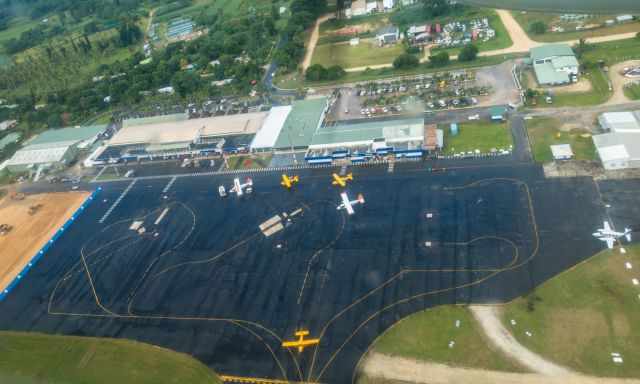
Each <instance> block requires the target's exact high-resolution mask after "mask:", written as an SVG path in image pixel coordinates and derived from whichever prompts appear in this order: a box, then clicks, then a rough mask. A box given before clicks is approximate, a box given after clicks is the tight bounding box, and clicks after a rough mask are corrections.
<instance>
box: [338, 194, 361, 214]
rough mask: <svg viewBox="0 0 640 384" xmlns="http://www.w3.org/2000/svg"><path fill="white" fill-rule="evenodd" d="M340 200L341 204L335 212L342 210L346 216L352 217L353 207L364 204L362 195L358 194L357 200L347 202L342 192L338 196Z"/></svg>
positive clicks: (346, 197) (347, 198)
mask: <svg viewBox="0 0 640 384" xmlns="http://www.w3.org/2000/svg"><path fill="white" fill-rule="evenodd" d="M340 198H341V199H342V204H340V205H338V208H336V209H337V210H341V209H344V210H346V211H347V213H348V214H350V215H353V214H354V213H355V211H354V210H353V206H354V205H356V204H364V196H363V195H362V193H359V194H358V198H357V199H355V200H349V196H348V195H347V193H346V192H342V193H341V194H340Z"/></svg>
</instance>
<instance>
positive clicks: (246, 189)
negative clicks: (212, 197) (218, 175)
mask: <svg viewBox="0 0 640 384" xmlns="http://www.w3.org/2000/svg"><path fill="white" fill-rule="evenodd" d="M219 192H220V196H222V197H224V196H226V195H227V194H226V192H224V186H222V185H221V186H220V188H219ZM229 192H230V193H235V194H236V195H238V197H240V196H242V195H244V194H245V193H247V194H248V193H251V192H253V180H251V178H249V177H247V181H246V182H245V183H244V184H242V183H240V179H239V178H237V177H236V178H235V179H233V187H232V188H231V189H229Z"/></svg>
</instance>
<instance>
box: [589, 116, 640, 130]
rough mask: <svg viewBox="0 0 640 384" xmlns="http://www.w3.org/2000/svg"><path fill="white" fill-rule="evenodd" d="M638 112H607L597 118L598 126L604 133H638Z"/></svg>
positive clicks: (639, 128) (639, 123) (639, 124)
mask: <svg viewBox="0 0 640 384" xmlns="http://www.w3.org/2000/svg"><path fill="white" fill-rule="evenodd" d="M638 115H640V113H639V112H607V113H603V114H602V115H600V116H599V117H598V121H599V123H600V126H601V127H602V129H604V130H605V131H609V132H618V133H625V132H627V133H631V132H638V133H640V118H639V117H640V116H638Z"/></svg>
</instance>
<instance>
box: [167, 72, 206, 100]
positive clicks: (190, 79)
mask: <svg viewBox="0 0 640 384" xmlns="http://www.w3.org/2000/svg"><path fill="white" fill-rule="evenodd" d="M171 86H172V87H173V89H174V90H175V91H176V92H177V93H178V95H180V96H182V97H185V96H187V95H188V94H190V93H194V92H195V91H196V90H197V89H198V87H199V86H200V79H199V77H198V75H196V74H195V73H194V72H191V71H180V72H177V73H176V74H175V75H173V78H171Z"/></svg>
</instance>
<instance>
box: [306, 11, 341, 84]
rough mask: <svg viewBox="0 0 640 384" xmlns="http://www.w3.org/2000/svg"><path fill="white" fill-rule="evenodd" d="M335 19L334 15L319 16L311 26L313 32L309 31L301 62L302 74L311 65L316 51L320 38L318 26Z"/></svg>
mask: <svg viewBox="0 0 640 384" xmlns="http://www.w3.org/2000/svg"><path fill="white" fill-rule="evenodd" d="M333 17H335V14H334V13H327V14H326V15H324V16H321V17H319V18H318V20H316V23H315V25H314V26H313V31H311V37H310V38H309V44H308V45H307V49H306V51H305V54H304V60H302V72H304V71H306V70H307V68H309V66H310V65H311V59H312V58H313V52H314V51H315V50H316V45H317V44H318V39H319V38H320V24H322V23H324V22H325V21H327V20H329V19H331V18H333Z"/></svg>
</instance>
